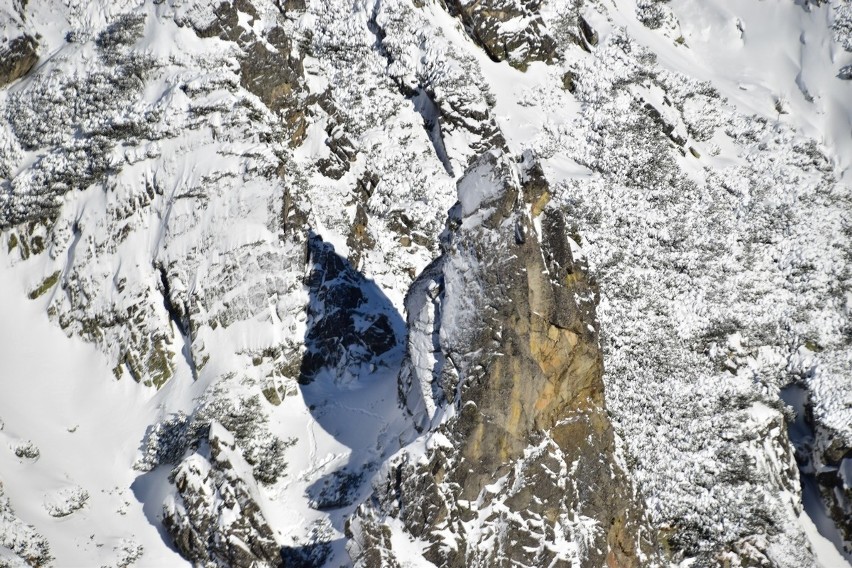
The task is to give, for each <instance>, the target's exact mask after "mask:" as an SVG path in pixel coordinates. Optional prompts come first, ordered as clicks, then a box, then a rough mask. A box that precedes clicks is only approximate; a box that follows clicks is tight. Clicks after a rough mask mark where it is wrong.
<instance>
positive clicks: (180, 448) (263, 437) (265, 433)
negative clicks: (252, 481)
mask: <svg viewBox="0 0 852 568" xmlns="http://www.w3.org/2000/svg"><path fill="white" fill-rule="evenodd" d="M221 390H222V389H218V388H217V389H216V391H217V392H219V393H220V394H221ZM212 421H216V422H219V423H220V424H221V425H222V426H224V427H225V429H227V430H228V431H229V432H230V433H231V434H232V435H233V436H234V440H235V441H236V444H237V447H238V448H239V449H240V450H241V451H242V453H243V457H244V458H245V460H246V461H247V462H248V463H249V464H250V465H251V466H252V471H253V474H254V476H255V478H256V479H257V480H258V481H260V482H262V483H266V484H272V483H275V482H276V481H277V480H278V478H279V477H280V476H281V475H282V474H283V473H284V472H285V471H286V469H287V462H286V460H285V459H284V456H285V453H286V451H287V449H288V448H290V447H291V446H292V445H293V444H294V443H295V441H294V440H292V439H290V440H282V439H281V438H279V437H278V436H275V435H273V434H272V433H271V432H269V429H268V426H267V424H268V421H269V419H268V418H267V415H266V412H265V411H264V409H263V408H262V405H261V400H260V396H259V395H254V396H250V397H248V398H245V399H238V400H234V399H232V398H230V397H227V396H222V397H218V396H215V395H213V396H210V397H209V398H207V400H206V402H205V403H204V404H202V405H201V406H200V407H199V409H198V410H197V411H196V412H195V414H193V415H192V416H187V415H186V414H185V413H183V412H178V413H176V414H172V415H170V416H168V417H167V418H165V419H163V420H161V421H160V422H158V423H156V424H154V425H153V426H152V427H151V429H150V430H149V432H148V433H147V434H146V436H145V440H144V441H143V444H142V450H141V451H142V456H141V457H140V458H139V459H137V461H136V463H135V464H134V466H133V467H134V468H135V469H137V470H140V471H150V470H152V469H154V468H155V467H157V466H158V465H163V464H176V463H178V462H179V461H180V460H181V459H182V458H183V457H184V456H185V455H186V453H187V452H188V451H190V450H195V449H197V448H198V445H199V442H200V441H201V440H203V439H205V437H206V436H207V429H208V427H209V425H210V423H211V422H212Z"/></svg>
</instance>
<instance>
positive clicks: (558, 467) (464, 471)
mask: <svg viewBox="0 0 852 568" xmlns="http://www.w3.org/2000/svg"><path fill="white" fill-rule="evenodd" d="M458 190H459V203H458V204H457V205H456V206H455V207H454V208H453V209H452V210H451V212H450V219H449V226H450V227H449V231H448V232H447V233H446V235H445V240H444V243H443V246H444V252H443V255H442V256H441V257H440V258H439V259H437V260H436V261H435V262H434V263H433V264H432V265H431V266H430V267H429V268H428V269H427V270H426V271H425V272H424V273H423V274H422V275H421V276H420V277H419V278H418V280H417V281H416V282H415V283H414V285H413V287H412V289H411V292H410V293H409V295H408V298H407V300H406V307H407V311H408V313H409V328H410V330H411V331H410V333H409V339H408V345H409V351H408V353H409V357H408V362H407V365H406V366H405V367H404V369H403V375H402V382H401V395H402V397H403V398H404V400H405V405H406V406H407V408H409V409H410V411H411V412H412V414H413V416H414V418H415V421H416V423H417V424H418V427H419V428H420V429H421V430H423V431H424V432H425V436H424V437H425V439H426V442H425V443H426V447H427V451H426V453H425V455H423V456H420V458H419V459H418V458H417V457H415V454H414V453H409V454H405V453H403V455H402V456H401V457H399V458H398V459H397V460H396V461H395V462H393V463H392V464H391V466H390V470H391V471H390V473H389V474H388V476H387V481H386V486H385V488H384V492H383V497H384V499H383V501H382V507H383V508H382V509H381V511H382V512H383V513H385V514H389V515H392V516H398V517H399V518H400V519H401V520H402V522H403V523H404V525H405V527H406V528H407V530H408V531H410V532H411V534H413V535H414V536H416V537H418V538H421V539H423V540H425V541H427V542H428V543H430V546H429V548H428V552H427V553H426V557H427V559H428V560H430V561H431V562H433V563H435V564H436V565H438V566H510V565H517V564H522V565H530V566H533V565H539V566H548V565H565V566H569V565H571V563H572V562H578V561H579V562H580V563H581V565H588V566H602V565H608V566H623V567H633V566H639V565H647V563H648V562H649V560H650V559H651V557H652V556H653V551H652V549H651V547H650V545H649V543H648V542H643V541H642V538H641V537H640V534H641V533H643V532H644V534H645V535H647V534H649V533H648V532H646V531H647V528H646V527H643V520H642V507H641V505H640V504H639V503H638V502H637V501H636V500H635V499H634V497H633V494H632V489H631V486H630V483H629V481H628V479H627V477H626V475H625V473H624V471H623V470H622V469H621V468H620V466H619V465H618V464H617V463H616V457H615V447H614V436H613V432H612V428H611V425H610V423H609V419H608V417H607V415H606V409H605V404H604V392H603V382H602V378H601V376H602V370H603V362H602V358H601V350H600V346H599V341H598V330H597V328H596V325H597V324H596V322H595V318H594V311H595V291H594V283H593V282H591V281H590V279H589V277H588V275H587V273H586V269H585V266H584V264H583V262H582V261H581V260H579V259H578V258H575V256H574V254H573V253H572V244H571V243H570V242H569V241H568V240H567V239H566V237H565V234H566V229H565V224H564V221H563V220H562V218H561V216H560V215H559V213H558V212H555V211H552V210H549V209H546V208H545V204H546V202H547V200H548V199H549V193H548V186H547V183H546V182H545V180H544V178H543V175H542V173H541V170H540V168H539V167H538V165H537V164H536V163H535V161H534V159H533V157H532V155H530V154H526V155H525V156H524V159H523V160H522V161H521V163H520V164H517V163H513V162H512V161H511V160H510V159H509V158H508V157H507V156H505V155H504V154H503V153H502V152H500V151H492V152H488V153H486V154H485V155H483V156H482V157H481V158H480V159H479V160H478V161H476V162H475V163H474V164H473V165H472V166H471V168H470V169H469V170H468V172H467V174H466V175H465V177H463V178H462V179H461V181H460V182H459V186H458ZM573 246H576V245H573ZM430 347H431V348H430ZM568 471H571V472H572V474H571V475H570V476H565V475H564V473H565V472H568ZM560 472H562V473H560ZM375 515H376V513H375V512H374V511H367V510H363V511H362V512H361V519H360V520H356V521H355V522H354V523H353V528H351V531H352V533H353V535H356V541H357V540H358V538H359V536H358V535H360V539H361V542H360V543H357V544H356V545H354V546H353V548H352V550H353V554H354V555H355V556H356V558H355V559H356V560H357V561H359V562H361V563H362V564H363V565H365V566H367V565H373V564H371V563H372V561H371V560H368V558H367V556H366V555H367V552H365V551H366V550H368V549H369V548H370V546H369V545H368V542H370V541H380V542H384V541H385V540H386V539H383V537H382V535H381V533H377V532H376V530H378V528H377V527H378V525H376V523H375V521H374V520H373V519H374V517H375ZM592 526H595V527H597V528H595V529H592V528H591V527H592ZM382 565H388V566H391V565H393V564H392V563H391V562H385V563H384V564H382Z"/></svg>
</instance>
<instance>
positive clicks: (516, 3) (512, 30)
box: [446, 0, 556, 69]
mask: <svg viewBox="0 0 852 568" xmlns="http://www.w3.org/2000/svg"><path fill="white" fill-rule="evenodd" d="M540 4H541V2H540V0H447V2H446V6H447V8H448V10H449V11H450V13H452V14H454V15H457V16H459V17H460V18H461V20H462V22H464V25H465V28H466V29H467V31H468V33H469V34H470V36H471V37H472V38H473V39H474V40H475V41H476V42H477V43H478V44H479V45H481V46H482V48H483V49H484V50H485V52H486V53H488V56H489V57H491V58H492V59H493V60H495V61H506V60H508V61H509V63H510V64H512V65H513V66H515V67H518V68H521V69H524V68H526V66H527V65H528V64H529V63H530V62H531V61H546V62H551V61H552V60H553V59H554V57H555V51H556V42H555V41H554V40H553V38H551V37H550V35H549V34H548V32H547V29H546V28H545V26H544V21H543V20H542V19H541V16H540V15H539V13H538V8H539V5H540ZM519 22H523V25H518V23H519Z"/></svg>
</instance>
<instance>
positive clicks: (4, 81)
mask: <svg viewBox="0 0 852 568" xmlns="http://www.w3.org/2000/svg"><path fill="white" fill-rule="evenodd" d="M37 49H38V42H37V41H36V40H35V39H33V38H32V37H30V36H29V35H27V34H23V35H21V36H18V37H16V38H15V39H12V40H9V41H6V42H3V43H2V44H0V87H3V86H4V85H8V84H9V83H11V82H12V81H15V80H16V79H20V78H21V77H23V76H24V75H26V74H27V73H28V72H29V70H30V69H32V68H33V66H34V65H35V64H36V62H37V61H38V53H37Z"/></svg>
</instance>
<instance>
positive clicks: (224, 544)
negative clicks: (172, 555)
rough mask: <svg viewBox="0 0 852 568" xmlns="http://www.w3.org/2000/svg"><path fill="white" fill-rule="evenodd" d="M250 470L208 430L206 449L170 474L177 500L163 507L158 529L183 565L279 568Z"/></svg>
mask: <svg viewBox="0 0 852 568" xmlns="http://www.w3.org/2000/svg"><path fill="white" fill-rule="evenodd" d="M250 472H251V467H250V466H249V465H248V464H247V463H246V462H245V460H244V459H243V457H242V455H241V454H240V453H239V451H238V450H237V448H236V444H235V442H234V438H233V436H231V435H230V433H229V432H228V431H227V430H225V429H224V428H222V426H221V425H219V424H218V423H215V422H214V423H212V424H211V425H210V431H209V435H208V440H207V444H206V447H202V448H201V449H199V451H198V452H197V453H194V454H192V455H191V456H189V457H187V458H186V459H184V460H183V461H182V462H181V464H180V465H179V466H178V467H176V468H175V470H174V471H173V472H172V475H173V477H174V481H175V485H176V486H177V490H178V494H177V496H175V497H173V498H171V499H169V500H168V501H167V502H166V503H165V504H164V505H163V525H165V527H166V530H167V531H168V533H169V535H170V536H171V537H172V539H173V540H174V543H175V546H177V548H178V550H180V552H181V554H182V555H183V556H184V557H185V558H186V559H187V560H189V561H191V562H193V563H195V564H197V565H202V566H220V567H222V568H225V567H228V568H231V567H235V568H236V567H238V568H257V567H259V566H282V565H283V564H282V561H281V555H280V552H279V551H280V546H279V545H278V543H277V542H276V541H275V537H274V535H273V532H272V529H271V528H270V527H269V525H268V524H267V522H266V519H265V518H264V516H263V512H262V511H261V510H260V506H259V505H258V499H257V487H253V486H252V484H251V483H250V482H247V481H246V479H251V473H250Z"/></svg>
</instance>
